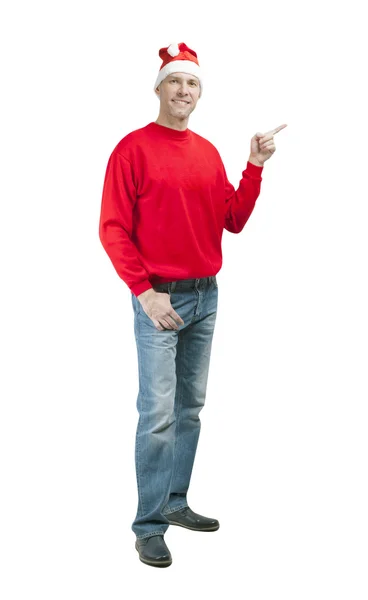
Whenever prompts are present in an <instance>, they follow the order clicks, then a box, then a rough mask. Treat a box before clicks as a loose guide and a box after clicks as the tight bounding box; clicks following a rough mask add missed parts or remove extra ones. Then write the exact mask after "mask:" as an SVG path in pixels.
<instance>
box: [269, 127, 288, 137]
mask: <svg viewBox="0 0 368 600" xmlns="http://www.w3.org/2000/svg"><path fill="white" fill-rule="evenodd" d="M284 127H287V125H286V124H285V125H279V126H278V127H276V129H273V130H272V135H275V133H278V132H279V131H281V129H284Z"/></svg>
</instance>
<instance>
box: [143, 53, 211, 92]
mask: <svg viewBox="0 0 368 600" xmlns="http://www.w3.org/2000/svg"><path fill="white" fill-rule="evenodd" d="M158 54H159V57H160V58H162V65H161V67H160V70H159V73H158V76H157V79H156V82H155V86H154V88H153V89H154V90H156V88H157V86H158V85H160V83H161V81H163V79H165V77H167V76H168V75H171V73H189V74H190V75H194V76H195V77H198V79H199V84H200V90H199V96H201V95H202V91H203V79H202V73H201V70H200V68H199V63H198V59H197V54H196V52H194V50H191V48H188V46H187V45H186V44H184V43H183V42H181V43H180V44H170V46H168V47H167V48H161V49H160V50H159V53H158Z"/></svg>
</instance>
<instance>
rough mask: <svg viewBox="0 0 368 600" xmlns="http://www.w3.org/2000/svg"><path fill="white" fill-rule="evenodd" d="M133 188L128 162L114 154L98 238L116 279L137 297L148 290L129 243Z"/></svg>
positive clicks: (141, 269)
mask: <svg viewBox="0 0 368 600" xmlns="http://www.w3.org/2000/svg"><path fill="white" fill-rule="evenodd" d="M135 201H136V187H135V182H134V174H133V170H132V166H131V164H130V162H129V161H128V159H126V158H125V157H124V156H122V155H121V154H119V153H118V152H116V151H114V152H113V153H112V154H111V156H110V158H109V161H108V164H107V168H106V175H105V181H104V186H103V192H102V202H101V215H100V223H99V237H100V240H101V243H102V245H103V247H104V249H105V250H106V252H107V254H108V256H109V258H110V260H111V262H112V264H113V266H114V267H115V270H116V272H117V274H118V275H119V277H121V279H122V280H123V281H124V282H125V283H126V284H127V286H128V287H129V288H130V290H131V291H132V292H133V294H135V295H136V296H138V295H139V294H141V293H143V292H145V291H146V290H148V289H149V288H151V287H152V285H151V283H150V282H149V280H148V272H147V270H146V269H145V268H144V266H143V264H142V261H141V260H140V258H139V253H138V251H137V248H136V246H135V245H134V243H133V242H132V230H133V209H134V204H135Z"/></svg>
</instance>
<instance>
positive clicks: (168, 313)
mask: <svg viewBox="0 0 368 600" xmlns="http://www.w3.org/2000/svg"><path fill="white" fill-rule="evenodd" d="M138 300H139V302H140V303H141V305H142V308H143V310H144V312H145V313H146V315H147V316H148V317H149V318H150V319H151V321H152V322H153V324H154V326H155V327H156V329H158V330H159V331H164V329H175V330H177V329H179V327H178V325H177V324H176V323H175V321H177V322H178V323H179V325H184V321H183V319H182V318H181V317H180V316H179V315H178V313H177V312H176V311H175V310H174V309H173V307H172V305H171V302H170V297H169V294H167V293H166V292H156V290H154V289H153V288H150V289H149V290H146V291H145V292H142V294H139V296H138Z"/></svg>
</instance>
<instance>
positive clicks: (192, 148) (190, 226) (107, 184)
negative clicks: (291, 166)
mask: <svg viewBox="0 0 368 600" xmlns="http://www.w3.org/2000/svg"><path fill="white" fill-rule="evenodd" d="M262 170H263V167H257V166H256V165H253V164H252V163H250V162H248V163H247V167H246V169H245V171H243V173H242V179H241V181H240V184H239V188H238V189H237V190H236V191H235V189H234V187H233V186H232V184H231V183H230V182H229V181H228V179H227V176H226V172H225V167H224V165H223V162H222V160H221V157H220V154H219V152H218V151H217V150H216V148H215V146H214V145H213V144H211V142H209V141H208V140H206V139H205V138H203V137H201V136H200V135H198V134H197V133H194V131H191V130H190V129H186V130H185V131H178V130H176V129H171V128H169V127H164V126H163V125H158V124H157V123H155V122H152V123H149V124H148V125H146V126H145V127H142V128H141V129H137V130H135V131H132V132H131V133H129V134H128V135H126V136H125V137H124V138H123V139H122V140H121V141H120V142H119V143H118V144H117V146H116V147H115V148H114V150H113V152H112V153H111V155H110V158H109V161H108V164H107V168H106V175H105V181H104V186H103V193H102V203H101V216H100V224H99V236H100V240H101V243H102V245H103V247H104V249H105V250H106V252H107V254H108V256H109V257H110V259H111V262H112V264H113V266H114V267H115V269H116V271H117V273H118V275H119V277H121V279H122V280H123V281H124V282H125V283H126V284H127V286H128V287H129V288H130V290H131V292H132V293H133V294H134V295H135V296H139V294H141V293H142V292H145V291H146V290H148V289H149V288H151V287H153V286H154V285H155V284H157V283H162V282H167V281H174V280H178V279H192V278H199V277H209V276H210V275H216V274H217V273H218V271H219V270H220V268H221V266H222V251H221V240H222V234H223V230H224V228H225V229H227V231H230V232H231V233H239V232H240V231H242V229H243V227H244V225H245V223H246V222H247V220H248V219H249V217H250V215H251V213H252V211H253V208H254V205H255V202H256V199H257V198H258V196H259V193H260V188H261V181H262V177H261V174H262Z"/></svg>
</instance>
